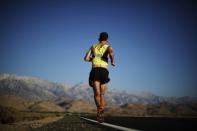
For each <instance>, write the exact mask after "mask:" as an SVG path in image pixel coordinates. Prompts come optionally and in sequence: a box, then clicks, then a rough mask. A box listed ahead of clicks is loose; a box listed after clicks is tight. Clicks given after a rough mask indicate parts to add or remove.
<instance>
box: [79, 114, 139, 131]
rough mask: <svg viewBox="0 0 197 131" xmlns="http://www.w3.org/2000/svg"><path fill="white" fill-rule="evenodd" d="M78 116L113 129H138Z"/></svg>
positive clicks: (126, 130) (124, 130)
mask: <svg viewBox="0 0 197 131" xmlns="http://www.w3.org/2000/svg"><path fill="white" fill-rule="evenodd" d="M80 118H81V119H83V120H86V121H89V122H93V123H97V124H100V125H103V126H107V127H111V128H114V129H118V130H121V131H139V130H136V129H131V128H127V127H123V126H118V125H113V124H110V123H106V122H103V123H99V122H97V121H95V120H92V119H88V118H85V117H80Z"/></svg>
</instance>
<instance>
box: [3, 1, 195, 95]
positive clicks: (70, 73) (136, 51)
mask: <svg viewBox="0 0 197 131" xmlns="http://www.w3.org/2000/svg"><path fill="white" fill-rule="evenodd" d="M196 23H197V5H196V4H195V2H194V1H189V0H177V1H174V0H169V1H167V0H154V1H153V0H151V1H148V0H138V1H137V0H128V1H126V0H97V1H95V0H89V1H88V0H78V1H76V0H70V1H68V0H66V1H60V0H50V1H49V0H23V1H21V0H18V1H17V0H16V1H14V0H13V1H11V0H8V1H1V2H0V59H1V61H0V73H14V74H18V75H25V76H35V77H40V78H43V79H47V80H50V81H54V82H64V81H67V82H70V83H73V84H74V83H78V82H81V81H83V82H88V75H89V71H90V69H91V63H86V62H84V61H83V57H84V55H85V53H86V51H87V50H88V49H89V48H90V46H91V45H92V44H93V43H97V42H98V41H97V39H98V35H99V33H100V32H102V31H106V32H108V33H109V35H110V39H109V43H110V45H111V46H112V47H113V48H114V51H115V58H116V67H115V68H114V67H111V66H110V67H109V71H110V78H111V81H110V84H109V88H111V89H112V88H117V89H120V90H122V89H123V90H128V91H131V92H140V91H148V92H151V93H154V94H157V95H162V96H185V95H189V96H197V50H196V49H197V36H196V34H197V26H196Z"/></svg>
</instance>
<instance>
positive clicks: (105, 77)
mask: <svg viewBox="0 0 197 131" xmlns="http://www.w3.org/2000/svg"><path fill="white" fill-rule="evenodd" d="M94 81H100V83H101V84H105V83H108V82H109V81H110V79H109V71H108V70H107V69H106V68H102V67H96V68H92V70H91V71H90V76H89V85H90V86H91V87H93V82H94Z"/></svg>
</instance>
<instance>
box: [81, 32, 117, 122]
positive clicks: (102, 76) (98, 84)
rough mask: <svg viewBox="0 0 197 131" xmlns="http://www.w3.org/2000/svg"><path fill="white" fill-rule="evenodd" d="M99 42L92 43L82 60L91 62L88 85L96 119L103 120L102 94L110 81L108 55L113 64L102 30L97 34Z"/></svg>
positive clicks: (113, 64)
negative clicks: (91, 89)
mask: <svg viewBox="0 0 197 131" xmlns="http://www.w3.org/2000/svg"><path fill="white" fill-rule="evenodd" d="M98 40H99V43H98V44H94V45H92V47H91V48H90V49H89V51H88V52H87V53H86V55H85V57H84V60H85V61H91V62H92V70H91V72H90V75H89V85H90V86H91V87H92V88H93V91H94V100H95V104H96V106H97V121H98V122H103V121H104V119H103V116H102V114H103V113H104V108H105V98H104V94H105V91H106V89H107V83H108V82H109V81H110V79H109V72H108V70H107V67H108V57H109V58H110V60H111V65H112V66H115V61H114V52H113V49H112V47H111V46H110V45H109V44H108V41H107V40H108V33H107V32H102V33H100V36H99V39H98Z"/></svg>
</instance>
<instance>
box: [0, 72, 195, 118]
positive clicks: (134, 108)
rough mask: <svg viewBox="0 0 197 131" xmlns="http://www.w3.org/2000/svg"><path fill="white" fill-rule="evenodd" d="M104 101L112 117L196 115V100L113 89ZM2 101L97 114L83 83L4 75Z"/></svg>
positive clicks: (22, 106)
mask: <svg viewBox="0 0 197 131" xmlns="http://www.w3.org/2000/svg"><path fill="white" fill-rule="evenodd" d="M2 95H3V96H2ZM105 97H106V101H107V106H106V107H107V108H106V112H111V113H113V112H114V113H120V114H122V113H123V114H129V115H137V116H143V115H147V114H152V115H159V114H163V115H165V114H167V115H176V114H182V115H192V114H196V112H197V98H195V97H180V98H175V97H162V96H158V95H154V94H151V93H147V92H142V93H138V94H133V93H129V92H126V91H121V90H110V89H108V90H107V92H106V94H105ZM0 98H1V100H3V101H1V102H0V105H4V106H5V105H7V106H11V107H16V108H18V109H21V110H23V109H28V110H34V111H44V110H46V111H50V110H52V111H60V112H61V111H63V110H66V111H69V112H94V111H95V109H96V107H95V104H94V99H93V90H92V88H91V87H89V85H88V84H87V83H84V82H80V83H78V84H76V85H73V86H72V85H67V84H65V83H64V84H62V83H54V82H50V81H47V80H42V79H40V78H35V77H27V76H17V75H13V74H1V75H0ZM6 100H7V101H6ZM15 105H17V106H15ZM59 106H61V107H59ZM62 107H63V108H64V109H62ZM53 109H54V110H53Z"/></svg>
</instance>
